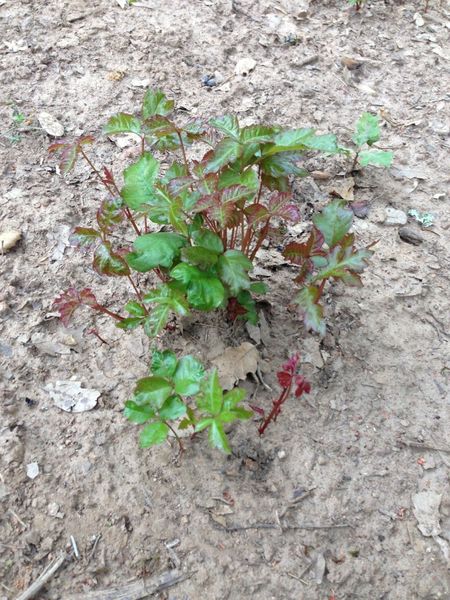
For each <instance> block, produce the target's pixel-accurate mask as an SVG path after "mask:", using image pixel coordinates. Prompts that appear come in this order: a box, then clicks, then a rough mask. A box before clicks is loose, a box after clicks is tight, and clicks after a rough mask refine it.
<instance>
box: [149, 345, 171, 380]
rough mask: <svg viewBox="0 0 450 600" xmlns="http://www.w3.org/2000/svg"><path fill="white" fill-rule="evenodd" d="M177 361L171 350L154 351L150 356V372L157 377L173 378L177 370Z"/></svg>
mask: <svg viewBox="0 0 450 600" xmlns="http://www.w3.org/2000/svg"><path fill="white" fill-rule="evenodd" d="M177 364H178V360H177V357H176V356H175V353H174V352H172V351H171V350H163V351H162V352H160V351H159V350H154V352H153V354H152V365H151V368H150V370H151V372H152V373H153V375H156V376H158V377H167V378H171V377H173V374H174V373H175V370H176V368H177Z"/></svg>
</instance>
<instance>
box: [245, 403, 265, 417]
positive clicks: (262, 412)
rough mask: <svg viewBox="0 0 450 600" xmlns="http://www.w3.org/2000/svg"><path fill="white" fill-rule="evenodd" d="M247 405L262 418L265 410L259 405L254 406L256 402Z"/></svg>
mask: <svg viewBox="0 0 450 600" xmlns="http://www.w3.org/2000/svg"><path fill="white" fill-rule="evenodd" d="M249 406H250V408H251V409H252V410H253V411H254V412H255V413H256V414H258V415H259V416H260V417H262V418H264V415H265V414H266V411H265V410H264V409H263V408H261V407H260V406H256V404H249Z"/></svg>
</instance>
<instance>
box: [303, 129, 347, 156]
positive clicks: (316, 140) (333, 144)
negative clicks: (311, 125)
mask: <svg viewBox="0 0 450 600" xmlns="http://www.w3.org/2000/svg"><path fill="white" fill-rule="evenodd" d="M305 147H306V148H307V149H308V150H320V151H321V152H327V153H329V154H336V153H337V152H339V146H338V145H337V141H336V136H335V135H334V134H332V133H327V134H325V135H312V136H311V137H309V138H307V139H306V140H305Z"/></svg>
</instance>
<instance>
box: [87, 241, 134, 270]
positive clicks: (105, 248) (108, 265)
mask: <svg viewBox="0 0 450 600" xmlns="http://www.w3.org/2000/svg"><path fill="white" fill-rule="evenodd" d="M93 265H94V269H95V270H96V271H97V273H100V274H101V275H108V277H123V276H124V275H129V274H130V268H129V267H128V265H127V263H126V262H125V260H124V259H123V258H122V257H121V256H120V255H119V254H117V253H115V252H113V250H112V248H111V244H110V242H102V243H101V244H99V245H98V246H97V247H96V249H95V252H94V262H93Z"/></svg>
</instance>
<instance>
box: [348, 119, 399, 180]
mask: <svg viewBox="0 0 450 600" xmlns="http://www.w3.org/2000/svg"><path fill="white" fill-rule="evenodd" d="M380 135H381V132H380V120H379V118H378V116H377V115H372V114H371V113H367V112H366V113H363V114H362V115H361V117H360V118H359V120H358V122H357V123H356V131H355V134H354V136H353V142H354V143H355V145H356V152H355V157H354V160H353V167H352V170H353V169H354V168H355V167H356V165H357V164H359V165H360V166H361V167H367V166H368V165H373V166H376V167H390V166H391V164H392V160H393V158H394V154H393V152H388V151H386V150H379V149H378V148H374V147H373V144H375V143H376V142H378V140H379V139H380ZM350 152H351V151H350Z"/></svg>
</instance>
